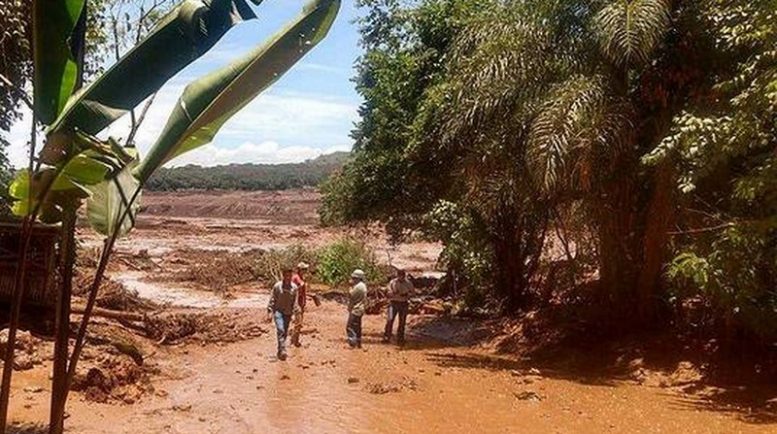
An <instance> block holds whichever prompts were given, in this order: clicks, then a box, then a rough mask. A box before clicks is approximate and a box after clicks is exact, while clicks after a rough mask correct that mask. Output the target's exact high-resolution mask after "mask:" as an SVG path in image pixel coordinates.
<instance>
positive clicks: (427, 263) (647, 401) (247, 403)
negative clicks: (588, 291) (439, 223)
mask: <svg viewBox="0 0 777 434" xmlns="http://www.w3.org/2000/svg"><path fill="white" fill-rule="evenodd" d="M241 197H242V194H238V195H232V196H229V197H227V198H224V197H222V198H219V199H218V200H219V201H221V202H222V204H223V203H224V202H226V203H229V202H231V201H233V200H235V198H241ZM147 199H148V198H147ZM165 200H167V199H165ZM188 200H190V201H191V200H193V199H192V197H189V199H188ZM201 200H202V201H205V200H210V199H207V198H201ZM239 200H242V199H239ZM146 203H154V199H152V200H147V202H146ZM309 203H310V202H308V205H306V206H308V207H309V206H310V205H309ZM282 208H283V207H281V208H279V209H282ZM170 212H171V211H170V210H168V211H166V212H164V213H162V214H161V215H148V214H147V215H145V216H143V217H142V219H141V222H140V225H139V228H138V230H137V231H136V232H134V233H133V235H132V237H131V238H130V239H128V240H125V241H122V243H121V244H120V246H119V251H120V252H124V253H125V254H131V253H133V252H138V251H141V250H147V251H148V253H149V256H150V261H151V262H154V261H155V260H156V261H158V260H160V258H161V257H163V256H166V255H169V254H170V253H171V252H176V251H177V250H178V249H182V248H219V249H221V248H223V249H225V250H231V251H242V250H244V249H246V248H253V247H257V246H259V247H264V248H266V247H272V246H280V245H288V244H290V243H294V242H297V241H298V240H299V239H300V233H302V232H298V231H304V233H306V234H308V235H307V236H306V237H304V238H302V239H303V240H304V242H306V243H311V244H317V243H326V242H328V240H332V239H334V238H336V237H338V236H340V235H342V232H340V231H336V230H328V229H321V228H318V227H316V226H315V224H313V223H311V222H309V221H307V222H306V221H298V222H296V223H295V224H293V225H282V226H279V225H276V224H273V223H271V222H268V221H262V220H251V219H245V218H243V219H239V220H235V219H226V218H224V216H222V215H216V216H214V215H205V216H202V217H197V218H191V217H186V216H183V217H182V216H177V215H170V214H169V213H170ZM253 212H254V211H251V214H253ZM277 212H278V213H282V211H277ZM278 215H281V214H278ZM362 236H365V237H367V238H365V239H368V240H372V241H373V242H374V244H375V246H376V247H377V248H379V249H381V248H382V249H386V251H390V252H391V253H392V258H393V259H394V260H399V261H406V263H408V264H414V266H415V267H416V268H417V269H428V268H429V267H432V266H433V261H434V256H435V254H436V253H435V252H436V250H435V249H437V247H436V246H434V245H432V244H428V243H418V244H410V245H404V246H399V247H392V246H389V245H388V244H387V243H386V242H385V240H384V238H383V237H379V236H367V235H362ZM87 238H88V239H90V240H91V242H92V243H93V242H95V241H97V238H96V237H94V238H90V236H89V235H88V234H87ZM389 249H390V250H389ZM112 273H113V274H114V275H117V274H121V273H124V274H123V275H124V276H126V275H128V274H127V273H129V275H133V274H132V273H135V274H134V276H135V277H136V281H137V282H140V284H142V285H145V287H144V290H146V291H147V292H145V293H142V294H145V296H147V297H149V298H152V299H154V300H155V301H160V298H163V297H165V296H167V297H174V298H173V300H174V303H173V304H174V305H176V306H178V308H186V307H187V306H197V307H198V309H199V310H198V311H202V312H211V311H214V310H217V311H218V312H220V313H221V314H222V315H223V316H224V317H227V318H234V324H233V325H228V327H234V328H240V326H241V325H244V324H245V323H247V322H249V320H250V321H254V320H256V319H257V318H263V317H264V312H263V307H264V305H265V301H266V288H261V286H260V285H257V284H247V285H242V286H241V291H238V292H236V293H234V297H233V298H231V299H230V300H220V299H218V298H217V297H214V295H213V294H212V293H207V292H205V291H201V290H193V289H191V288H186V287H176V288H172V287H168V286H165V285H160V284H156V283H153V282H148V281H146V280H144V278H143V273H144V271H142V270H132V269H130V270H128V269H126V266H123V265H121V264H118V266H116V267H114V268H113V271H112ZM175 297H178V298H175ZM161 301H168V302H170V299H169V298H168V299H162V300H161ZM176 303H177V304H176ZM190 309H191V308H190ZM344 320H345V318H344V308H343V307H342V306H341V305H339V304H336V303H334V302H325V303H324V304H323V305H322V306H321V307H313V306H311V308H310V311H309V313H308V315H307V327H306V334H305V336H304V345H303V347H302V348H299V349H296V348H292V349H291V350H290V358H289V360H287V361H286V362H280V361H277V360H276V358H275V356H274V345H275V336H274V332H273V331H272V326H271V325H270V324H269V323H267V324H264V325H263V326H262V327H264V328H265V329H266V330H267V331H268V333H265V334H263V335H262V336H261V337H255V338H249V339H247V340H243V341H239V342H235V343H221V342H216V343H206V342H205V341H202V343H201V342H199V341H184V342H183V343H181V344H178V345H173V346H158V345H154V343H153V342H146V343H145V344H144V346H143V351H144V357H145V366H146V367H147V368H148V369H149V371H150V372H152V373H153V374H152V375H153V377H152V378H151V381H152V384H153V392H149V393H146V394H145V395H143V396H141V397H140V399H139V401H138V402H135V403H134V404H132V405H127V404H119V403H116V402H113V403H108V404H100V403H95V402H91V401H87V400H86V399H85V395H84V394H82V393H79V392H74V393H73V394H72V398H71V401H70V403H69V407H68V413H69V415H70V417H69V418H68V419H67V421H66V425H67V427H68V432H73V433H136V432H144V433H264V432H284V433H285V432H289V433H300V432H301V433H322V432H333V433H340V432H343V433H345V432H349V433H350V432H377V433H395V432H430V433H449V432H486V433H525V432H537V433H556V432H570V433H571V432H615V433H627V432H628V433H631V432H670V433H673V432H687V433H735V432H742V433H750V432H753V433H760V432H764V433H765V432H774V430H775V425H774V423H775V422H777V400H775V403H774V406H772V405H771V404H769V405H766V406H764V401H768V399H769V397H772V398H774V394H773V389H767V390H766V391H765V392H764V393H765V394H766V395H765V396H766V397H765V398H764V397H763V396H759V398H761V399H760V400H759V404H760V407H759V408H749V407H748V406H747V405H746V404H743V401H737V400H731V401H730V405H728V404H726V402H725V401H720V400H718V401H714V400H711V399H707V398H705V395H704V394H702V393H700V391H703V389H705V388H707V389H709V387H708V386H705V385H704V384H703V383H701V382H699V381H698V379H697V378H696V377H695V371H694V368H693V367H685V368H683V369H685V371H683V370H682V369H680V370H677V371H676V372H667V373H651V372H647V373H643V372H642V370H641V368H639V367H638V366H636V365H635V368H634V373H638V374H639V375H642V376H643V377H639V376H633V375H627V376H621V375H618V376H615V375H611V374H610V373H608V372H607V371H605V370H598V371H596V372H595V373H591V372H587V373H581V372H580V371H579V370H576V369H573V368H572V366H573V365H574V362H575V360H573V359H565V360H562V363H556V364H553V365H552V366H551V365H549V364H546V363H543V362H540V361H538V360H531V359H527V358H521V357H517V356H512V357H511V356H508V355H502V356H497V355H494V353H493V351H492V350H491V348H490V347H489V346H488V345H487V344H488V340H485V341H484V340H482V339H480V338H482V337H483V336H477V335H476V334H475V333H473V331H474V330H476V329H477V328H478V327H479V323H477V322H473V320H449V319H442V318H439V317H435V316H417V317H414V318H413V325H412V326H411V328H410V334H411V338H410V342H409V345H408V346H407V347H406V348H405V349H402V350H400V349H397V348H396V347H395V346H393V345H384V344H380V343H379V342H378V341H379V338H380V331H381V328H382V325H383V324H382V320H383V319H382V317H381V316H368V317H367V318H366V320H365V331H366V336H367V339H366V344H365V348H364V350H350V349H347V346H346V345H345V342H344V336H343V335H344V330H343V328H344ZM497 326H498V325H496V326H495V325H494V324H491V325H490V326H488V327H490V328H491V329H492V331H493V329H494V327H497ZM632 362H633V361H631V360H627V363H626V364H627V365H629V364H630V363H632ZM49 363H50V362H48V361H46V362H44V363H43V364H42V365H39V366H36V367H35V368H34V369H31V370H28V371H23V372H18V373H16V374H15V377H14V385H13V386H14V387H13V395H12V407H11V420H12V421H14V422H16V424H17V425H16V426H17V430H16V432H24V433H36V432H43V431H42V429H43V428H42V423H44V421H45V420H46V419H47V415H48V413H47V405H48V399H49V391H50V385H49V381H48V373H49V372H50V365H49ZM679 366H680V367H683V366H685V365H682V364H680V365H679ZM686 371H687V372H686ZM654 377H655V378H654ZM740 391H741V390H740ZM723 392H726V393H728V392H731V393H732V394H736V393H737V389H735V388H732V389H731V390H722V389H721V395H720V396H728V395H724V394H722V393H723ZM744 392H745V393H754V392H752V391H751V390H750V389H745V391H744Z"/></svg>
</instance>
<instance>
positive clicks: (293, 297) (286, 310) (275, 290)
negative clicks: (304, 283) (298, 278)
mask: <svg viewBox="0 0 777 434" xmlns="http://www.w3.org/2000/svg"><path fill="white" fill-rule="evenodd" d="M297 306H298V304H297V285H295V284H293V283H289V286H284V285H283V282H278V283H276V284H275V286H273V287H272V292H271V293H270V302H269V303H268V304H267V310H269V311H270V312H275V311H278V312H281V313H283V314H284V315H292V314H294V311H295V310H297Z"/></svg>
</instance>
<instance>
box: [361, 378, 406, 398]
mask: <svg viewBox="0 0 777 434" xmlns="http://www.w3.org/2000/svg"><path fill="white" fill-rule="evenodd" d="M417 388H418V385H417V384H416V382H415V380H413V379H409V378H404V379H402V381H399V382H392V383H368V384H367V387H366V388H365V389H366V390H367V392H369V393H372V394H374V395H385V394H387V393H397V392H401V391H402V390H404V389H407V390H416V389H417Z"/></svg>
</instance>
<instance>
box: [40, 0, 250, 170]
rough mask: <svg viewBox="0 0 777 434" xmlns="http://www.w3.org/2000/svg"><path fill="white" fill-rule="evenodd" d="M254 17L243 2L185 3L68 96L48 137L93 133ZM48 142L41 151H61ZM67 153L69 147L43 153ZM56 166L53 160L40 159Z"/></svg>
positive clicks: (58, 143)
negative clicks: (74, 93)
mask: <svg viewBox="0 0 777 434" xmlns="http://www.w3.org/2000/svg"><path fill="white" fill-rule="evenodd" d="M252 18H256V15H255V14H254V13H253V11H252V10H251V8H250V7H249V6H248V4H247V3H246V2H245V0H212V1H203V0H185V1H183V2H182V3H181V4H179V5H178V6H176V7H175V8H174V9H173V10H172V11H170V12H169V13H168V14H167V15H165V17H164V18H162V19H161V20H160V22H159V23H158V24H157V25H156V26H155V27H154V29H153V30H152V31H151V32H150V33H149V34H148V35H147V36H146V37H145V38H143V40H141V41H140V43H139V44H138V45H136V46H135V47H134V48H133V49H132V50H130V51H129V52H128V53H127V54H125V55H124V56H123V57H122V58H121V59H119V61H118V62H117V63H116V64H114V65H113V66H112V67H111V68H110V69H108V70H107V71H105V73H104V74H102V75H101V76H100V77H99V78H98V79H97V80H96V81H94V82H93V83H91V84H90V85H89V86H88V87H86V88H84V89H83V90H82V91H81V92H79V93H77V94H76V95H74V96H73V97H72V98H71V99H70V101H69V102H68V104H67V106H66V107H65V109H64V111H63V112H62V113H61V114H60V116H59V117H58V118H57V119H56V121H55V122H54V123H53V124H51V126H50V128H49V130H48V135H49V137H51V136H56V135H58V134H68V133H70V132H72V131H73V130H75V129H78V130H80V131H82V132H85V133H87V134H92V135H95V134H97V133H99V132H100V131H102V130H103V129H105V128H106V127H107V126H108V125H110V124H111V123H112V122H114V121H115V120H116V119H118V118H119V117H121V116H122V115H124V114H126V113H127V112H129V111H130V110H131V109H133V108H134V107H136V106H137V105H138V104H140V103H141V102H142V101H143V100H145V99H146V98H148V97H149V96H150V95H151V94H153V93H154V92H156V91H157V90H159V88H160V87H162V85H164V83H165V82H167V80H169V79H170V78H171V77H172V76H173V75H175V74H176V73H177V72H179V71H180V70H181V69H183V68H184V67H186V66H187V65H188V64H190V63H191V62H192V61H194V60H196V59H197V58H198V57H200V56H202V55H203V54H204V53H205V52H206V51H208V50H209V49H210V48H211V47H212V46H213V45H214V44H215V43H216V42H217V41H218V40H219V39H220V38H221V37H222V36H223V35H224V34H225V33H226V32H227V30H229V29H230V28H231V27H232V26H233V25H235V24H237V23H238V22H240V21H242V20H246V19H252ZM67 145H68V141H67V140H49V141H47V143H46V146H47V147H57V146H60V147H63V146H64V147H66V146H67ZM46 152H47V154H49V155H67V154H68V153H69V152H70V150H69V149H60V150H53V151H52V150H47V151H46ZM44 162H45V163H47V164H52V165H53V164H56V163H58V161H56V160H54V161H53V160H45V161H44Z"/></svg>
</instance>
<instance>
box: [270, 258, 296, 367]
mask: <svg viewBox="0 0 777 434" xmlns="http://www.w3.org/2000/svg"><path fill="white" fill-rule="evenodd" d="M291 274H292V273H291V268H284V269H283V280H281V281H280V282H278V283H276V284H275V286H273V288H272V293H271V294H270V302H269V303H268V304H267V313H269V314H270V315H272V318H273V320H274V321H275V329H276V331H277V334H278V360H286V336H287V335H288V333H289V325H290V323H291V319H292V316H293V315H294V313H295V312H296V311H298V307H297V285H295V284H294V283H292V282H291V277H292V276H291Z"/></svg>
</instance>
